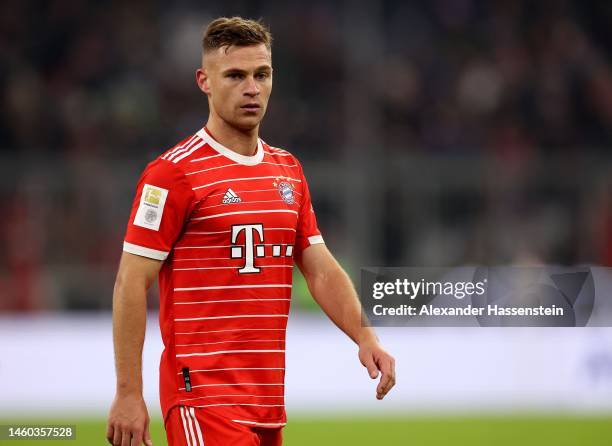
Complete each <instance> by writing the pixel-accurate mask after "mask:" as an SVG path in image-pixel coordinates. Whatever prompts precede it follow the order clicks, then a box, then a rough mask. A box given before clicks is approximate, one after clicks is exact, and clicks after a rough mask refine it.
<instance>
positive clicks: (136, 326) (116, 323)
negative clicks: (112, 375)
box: [113, 279, 147, 394]
mask: <svg viewBox="0 0 612 446" xmlns="http://www.w3.org/2000/svg"><path fill="white" fill-rule="evenodd" d="M146 323H147V299H146V287H145V285H144V284H142V283H130V284H128V283H125V282H123V281H121V280H120V279H118V280H117V283H116V284H115V290H114V293H113V342H114V347H115V368H116V373H117V393H118V394H130V393H138V394H142V347H143V344H144V338H145V329H146Z"/></svg>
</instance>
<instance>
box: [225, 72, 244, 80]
mask: <svg viewBox="0 0 612 446" xmlns="http://www.w3.org/2000/svg"><path fill="white" fill-rule="evenodd" d="M227 77H229V78H230V79H240V78H242V75H241V74H240V73H230V74H228V75H227Z"/></svg>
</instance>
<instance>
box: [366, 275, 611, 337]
mask: <svg viewBox="0 0 612 446" xmlns="http://www.w3.org/2000/svg"><path fill="white" fill-rule="evenodd" d="M360 299H361V304H362V309H363V312H364V316H366V317H367V319H368V320H369V321H370V324H371V325H373V326H396V327H397V326H484V327H516V326H529V327H583V326H612V268H603V267H560V266H538V267H459V268H414V267H411V268H376V267H374V268H362V270H361V293H360Z"/></svg>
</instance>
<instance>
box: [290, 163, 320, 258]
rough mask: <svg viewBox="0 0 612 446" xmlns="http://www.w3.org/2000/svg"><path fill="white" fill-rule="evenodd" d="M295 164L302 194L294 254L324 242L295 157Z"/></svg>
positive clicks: (306, 184)
mask: <svg viewBox="0 0 612 446" xmlns="http://www.w3.org/2000/svg"><path fill="white" fill-rule="evenodd" d="M296 164H297V165H298V167H299V171H300V180H301V181H302V182H301V184H302V191H301V193H302V196H301V202H300V214H299V216H298V224H297V229H296V238H295V250H296V255H298V256H299V255H301V253H302V251H304V250H305V249H306V248H308V247H309V246H310V245H315V244H317V243H324V241H323V237H322V236H321V231H319V227H318V226H317V218H316V216H315V212H314V209H313V207H312V201H311V199H310V190H309V188H308V183H307V181H306V177H305V176H304V171H303V170H302V166H301V165H300V163H299V161H297V159H296Z"/></svg>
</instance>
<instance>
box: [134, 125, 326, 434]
mask: <svg viewBox="0 0 612 446" xmlns="http://www.w3.org/2000/svg"><path fill="white" fill-rule="evenodd" d="M315 243H323V239H322V237H321V233H320V232H319V230H318V228H317V223H316V218H315V214H314V211H313V209H312V204H311V201H310V194H309V192H308V185H307V184H306V179H305V178H304V173H303V172H302V168H301V166H300V163H299V162H298V160H297V159H296V158H295V157H294V156H293V155H291V154H290V153H289V152H287V151H285V150H282V149H279V148H275V147H270V146H269V145H268V144H266V143H265V142H263V141H262V140H261V139H259V140H258V144H257V151H256V153H255V155H253V156H244V155H240V154H238V153H236V152H234V151H232V150H230V149H228V148H226V147H224V146H223V145H221V144H220V143H219V142H217V141H216V140H215V139H214V138H213V137H212V136H211V135H210V134H209V133H208V131H207V129H205V128H203V129H201V130H199V131H198V132H197V133H196V134H195V135H193V136H191V137H189V138H186V139H185V140H183V141H181V142H180V143H179V144H177V145H176V146H175V147H173V148H172V149H170V150H168V151H167V152H165V153H164V154H162V155H161V156H160V157H159V158H157V159H155V160H154V161H152V162H151V163H149V164H148V165H147V167H146V169H145V170H144V172H143V174H142V176H141V177H140V180H139V182H138V186H137V192H136V197H135V199H134V203H133V207H132V212H131V215H130V219H129V222H128V226H127V231H126V235H125V241H124V247H123V249H124V251H127V252H130V253H133V254H137V255H141V256H145V257H150V258H153V259H159V260H164V264H163V265H162V268H161V270H160V273H159V288H160V313H159V323H160V328H161V333H162V338H163V342H164V351H163V353H162V357H161V364H160V401H161V407H162V412H163V415H164V419H165V418H166V417H167V415H168V412H169V410H170V409H171V408H172V407H173V406H175V405H177V404H182V405H189V406H194V407H207V408H210V410H214V411H215V412H217V413H218V414H219V415H222V416H225V417H226V418H228V419H231V420H233V421H235V422H239V423H245V424H253V425H263V426H280V425H283V424H285V422H286V415H285V407H284V378H285V330H286V326H287V317H288V313H289V304H290V297H291V282H292V271H293V257H294V256H295V255H299V253H300V251H302V250H304V249H305V248H307V247H308V246H310V245H312V244H315Z"/></svg>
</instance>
